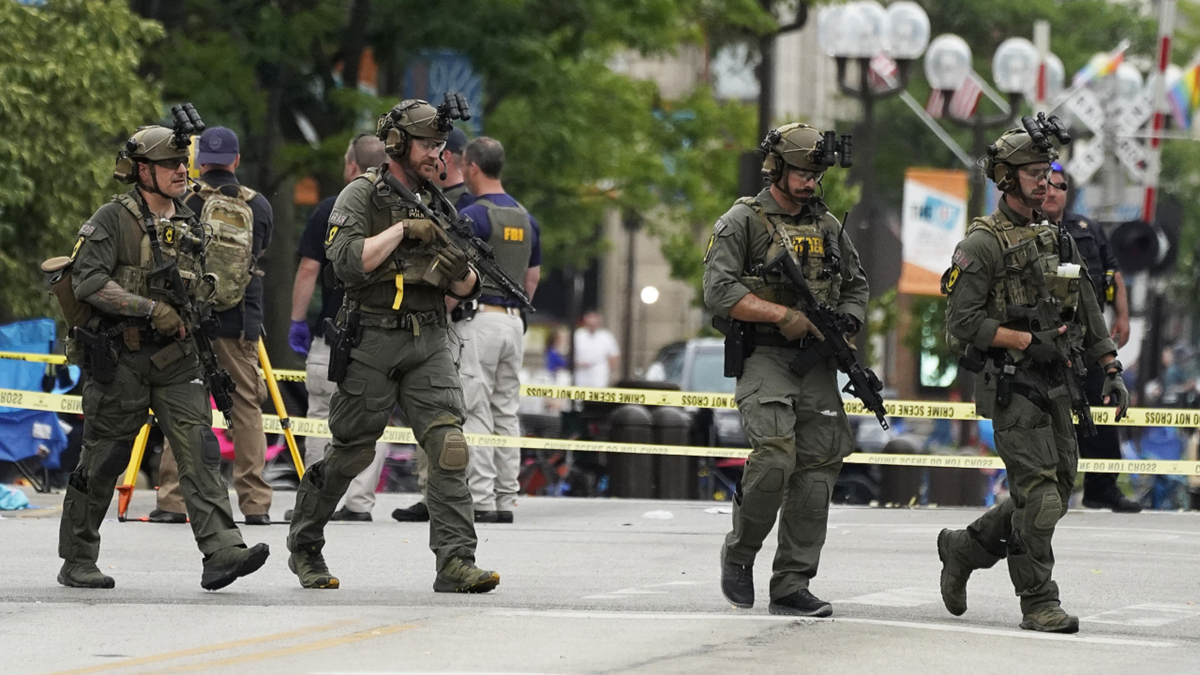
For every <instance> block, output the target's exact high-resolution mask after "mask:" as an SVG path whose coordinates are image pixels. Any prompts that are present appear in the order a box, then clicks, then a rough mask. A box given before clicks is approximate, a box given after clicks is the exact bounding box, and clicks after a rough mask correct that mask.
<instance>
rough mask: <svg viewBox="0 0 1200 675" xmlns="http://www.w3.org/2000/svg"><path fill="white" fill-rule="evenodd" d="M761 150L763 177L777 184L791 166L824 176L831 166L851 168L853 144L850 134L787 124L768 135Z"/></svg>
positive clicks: (805, 125)
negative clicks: (786, 167)
mask: <svg viewBox="0 0 1200 675" xmlns="http://www.w3.org/2000/svg"><path fill="white" fill-rule="evenodd" d="M758 149H759V151H760V152H762V153H763V154H764V157H763V168H762V171H763V175H764V176H766V177H768V178H769V179H770V180H771V181H776V180H778V179H779V177H780V176H782V175H783V167H784V166H785V165H786V166H790V167H794V168H796V169H800V170H802V171H811V172H813V173H823V172H824V171H825V170H826V169H828V168H829V167H831V166H835V165H838V164H840V165H841V166H842V167H843V168H848V167H850V166H851V164H852V163H853V162H852V159H851V151H852V149H853V141H852V139H851V137H850V134H842V137H841V139H840V140H839V139H838V136H837V132H834V131H826V132H825V133H823V134H822V133H821V132H819V131H817V130H816V129H814V128H812V127H810V126H808V125H807V124H788V125H786V126H782V127H780V128H778V129H772V130H770V131H769V132H767V137H766V138H764V139H763V141H762V143H759V145H758Z"/></svg>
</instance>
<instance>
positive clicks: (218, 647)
mask: <svg viewBox="0 0 1200 675" xmlns="http://www.w3.org/2000/svg"><path fill="white" fill-rule="evenodd" d="M352 623H358V621H356V620H352V619H347V620H345V621H335V622H333V623H330V624H326V625H324V626H310V627H309V628H301V629H299V630H293V631H288V632H286V633H275V634H273V635H263V636H260V637H254V638H246V639H245V640H234V641H233V642H222V643H220V644H215V645H209V646H206V647H195V648H192V649H181V650H179V651H175V652H167V653H165V654H156V655H154V656H143V657H139V658H136V659H127V660H125V661H115V662H113V663H106V664H104V665H102V666H90V667H87V668H76V669H74V670H60V671H58V672H55V673H47V675H84V674H85V673H99V672H103V671H105V670H117V669H119V668H132V667H134V666H142V665H145V664H147V663H157V662H159V661H172V660H174V659H182V658H185V657H188V656H196V655H198V654H209V653H212V652H220V651H225V650H227V649H238V648H240V647H249V646H250V645H256V644H261V643H264V642H275V641H277V640H290V639H292V638H297V637H302V636H304V635H311V634H313V633H324V632H326V631H331V630H336V629H338V628H341V627H343V626H347V625H349V624H352Z"/></svg>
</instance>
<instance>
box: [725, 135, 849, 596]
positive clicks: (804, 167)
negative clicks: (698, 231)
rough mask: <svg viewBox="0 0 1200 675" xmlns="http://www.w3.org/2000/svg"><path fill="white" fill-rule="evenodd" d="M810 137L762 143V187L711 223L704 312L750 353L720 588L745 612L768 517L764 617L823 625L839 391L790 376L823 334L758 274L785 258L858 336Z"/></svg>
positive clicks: (844, 445) (778, 286)
mask: <svg viewBox="0 0 1200 675" xmlns="http://www.w3.org/2000/svg"><path fill="white" fill-rule="evenodd" d="M821 141H822V136H821V134H820V133H819V132H818V131H816V130H815V129H813V128H812V127H809V126H805V125H803V124H789V125H787V126H784V127H782V128H780V129H778V130H772V132H771V133H770V134H768V135H767V138H766V140H765V141H764V142H763V144H762V146H761V148H762V149H763V150H764V151H765V152H766V159H765V161H764V162H763V173H764V174H765V175H766V177H767V178H768V180H769V182H770V185H769V186H768V187H767V188H766V189H764V190H763V191H762V192H760V193H759V194H758V196H756V197H754V198H753V199H749V198H746V199H739V200H738V202H737V204H735V205H734V206H733V208H731V209H730V210H729V211H728V212H727V213H726V214H725V215H724V216H722V217H721V218H720V220H718V221H717V223H716V225H715V227H714V228H713V234H712V238H711V239H710V240H709V247H708V252H707V254H706V255H705V258H704V264H705V271H704V302H705V304H706V305H708V308H709V309H710V310H712V312H713V314H715V315H716V316H717V317H720V318H721V319H734V320H737V321H741V322H746V324H747V325H748V330H746V331H744V333H743V334H744V335H745V339H746V340H747V341H748V342H749V343H750V345H752V347H750V348H752V349H753V352H752V353H751V355H750V356H749V357H748V358H746V359H745V361H744V363H743V364H742V373H741V375H740V376H739V377H738V380H737V391H736V399H737V404H738V410H739V411H741V414H742V421H743V425H744V426H745V429H746V435H747V436H748V437H749V439H750V443H751V444H752V445H753V447H754V449H753V451H752V452H751V453H750V457H749V459H748V460H747V461H746V468H745V473H744V474H743V475H742V480H741V483H740V484H739V485H738V490H737V493H736V494H735V496H734V506H733V531H732V532H730V533H729V534H728V535H727V536H726V537H725V545H724V547H723V548H722V549H721V590H722V592H723V593H724V594H725V598H726V599H727V600H729V602H731V603H733V604H734V605H735V606H737V607H751V606H753V604H754V579H753V573H752V572H753V565H754V558H755V556H756V555H757V554H758V552H759V550H760V549H761V548H762V543H763V539H765V538H766V536H767V534H768V533H769V532H770V531H771V528H772V527H773V526H774V525H775V517H776V514H777V513H780V507H781V506H782V514H781V515H780V517H779V548H778V550H777V552H776V555H775V563H774V570H773V572H774V573H773V574H772V576H771V603H770V606H769V610H770V611H771V613H773V614H793V615H800V616H829V615H830V614H832V613H833V607H832V606H831V605H830V604H829V603H828V602H825V601H823V600H819V599H817V598H816V597H814V596H813V594H812V593H810V592H809V590H808V584H809V581H810V580H811V579H812V578H813V577H814V576H816V573H817V564H818V562H819V560H820V556H821V547H822V546H823V545H824V543H825V530H826V524H827V522H828V517H829V500H830V497H831V496H832V494H833V486H834V483H835V482H836V481H837V477H838V473H839V472H840V471H841V468H842V460H843V458H845V457H846V456H847V455H849V454H850V453H851V452H853V450H854V442H853V441H854V439H853V438H852V437H851V434H850V425H849V422H848V421H847V419H846V413H845V412H844V410H843V408H842V399H841V396H840V395H839V393H838V384H837V370H836V367H835V364H834V363H833V361H832V360H824V361H820V362H818V364H817V365H816V366H815V367H814V368H812V369H811V370H809V371H808V372H807V373H806V374H805V375H803V376H800V375H797V374H796V373H794V372H793V371H792V370H790V369H789V364H791V362H792V360H793V359H795V358H796V356H797V354H798V353H799V350H801V349H803V348H806V347H808V346H809V345H810V344H812V341H814V340H820V339H822V338H823V336H822V335H821V334H820V333H819V332H818V331H817V330H816V328H815V326H813V324H812V322H811V321H809V320H808V317H806V316H805V314H804V313H803V312H802V311H801V309H800V301H799V297H798V295H797V294H796V292H795V291H793V290H792V289H791V287H790V286H788V285H787V284H786V283H785V281H784V279H783V277H782V276H777V274H778V273H777V272H773V273H771V274H767V275H764V274H763V272H762V268H763V266H764V265H765V264H766V263H768V262H770V261H771V260H773V259H774V258H776V257H777V256H778V255H779V254H780V253H781V252H783V251H785V250H786V251H788V252H789V253H790V254H791V255H792V256H793V257H795V258H796V259H797V262H798V264H799V265H800V266H801V269H802V270H803V273H804V276H805V278H806V280H807V281H808V284H809V286H810V287H811V289H812V291H813V293H814V295H816V297H817V299H818V300H820V301H822V302H824V303H825V304H827V305H829V306H830V307H833V308H835V310H836V311H837V312H838V313H840V314H842V315H844V316H847V317H852V319H851V322H852V323H853V324H854V325H855V326H857V327H861V326H862V324H863V321H864V319H865V316H866V309H867V297H868V288H867V279H866V276H865V275H864V273H863V270H862V267H861V265H860V264H859V259H858V253H857V251H855V249H854V245H853V244H852V243H851V242H850V238H849V236H847V235H846V234H845V232H844V230H843V228H842V227H841V224H840V223H838V221H837V219H836V218H834V217H833V216H832V215H830V213H829V211H828V210H827V209H826V207H825V204H824V203H823V202H822V201H821V199H820V197H819V196H818V195H817V194H816V190H817V188H818V187H819V186H820V184H821V177H822V175H823V173H824V171H825V169H826V168H827V167H828V166H829V164H827V163H824V162H823V161H822V159H821V155H822V153H821V148H820V143H821Z"/></svg>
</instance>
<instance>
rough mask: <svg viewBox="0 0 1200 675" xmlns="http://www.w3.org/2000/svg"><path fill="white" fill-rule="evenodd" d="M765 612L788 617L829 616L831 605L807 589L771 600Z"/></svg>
mask: <svg viewBox="0 0 1200 675" xmlns="http://www.w3.org/2000/svg"><path fill="white" fill-rule="evenodd" d="M767 611H768V612H770V613H772V614H787V615H790V616H830V615H832V614H833V605H831V604H829V603H828V602H825V601H824V600H822V599H820V598H818V597H817V596H815V595H813V594H812V593H810V592H809V590H808V589H807V588H802V589H800V590H798V591H796V592H795V593H789V594H788V595H785V596H783V597H782V598H778V599H775V600H772V601H771V604H769V605H767Z"/></svg>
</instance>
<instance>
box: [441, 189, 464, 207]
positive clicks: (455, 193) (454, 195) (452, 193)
mask: <svg viewBox="0 0 1200 675" xmlns="http://www.w3.org/2000/svg"><path fill="white" fill-rule="evenodd" d="M465 194H467V184H466V183H459V184H458V185H455V186H454V187H451V188H446V189H445V190H442V196H443V197H445V198H446V201H448V202H450V206H453V207H454V208H456V209H457V208H458V200H460V199H462V196H463V195H465Z"/></svg>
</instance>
